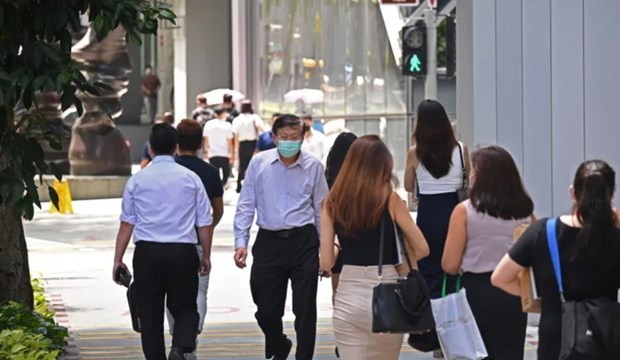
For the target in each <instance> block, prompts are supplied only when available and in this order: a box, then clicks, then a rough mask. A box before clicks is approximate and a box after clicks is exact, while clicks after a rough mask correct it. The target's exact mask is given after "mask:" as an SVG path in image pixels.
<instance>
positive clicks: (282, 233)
mask: <svg viewBox="0 0 620 360" xmlns="http://www.w3.org/2000/svg"><path fill="white" fill-rule="evenodd" d="M311 227H312V228H314V224H307V225H304V226H300V227H295V228H292V229H286V230H267V229H263V228H260V230H259V231H262V232H264V233H266V234H268V235H271V236H275V237H279V238H281V239H288V238H290V237H293V236H295V235H297V234H299V233H301V232H304V231H306V230H308V229H309V228H311Z"/></svg>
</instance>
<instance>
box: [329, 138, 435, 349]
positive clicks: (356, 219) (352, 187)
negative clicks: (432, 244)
mask: <svg viewBox="0 0 620 360" xmlns="http://www.w3.org/2000/svg"><path fill="white" fill-rule="evenodd" d="M392 171H393V159H392V155H391V154H390V151H389V150H388V148H387V147H386V146H385V144H384V143H383V142H382V141H381V139H380V138H379V137H378V136H376V135H366V136H362V137H360V138H359V139H357V140H356V141H355V142H354V143H353V145H352V146H351V149H350V150H349V152H348V153H347V156H346V158H345V161H344V164H343V166H342V170H341V171H340V173H339V175H338V177H337V178H336V182H335V184H334V185H333V187H332V190H331V192H330V193H329V195H328V197H327V199H326V200H325V205H324V207H323V213H322V215H321V269H322V270H323V272H324V273H327V274H329V273H330V271H331V269H332V267H333V266H334V261H335V257H334V255H335V254H334V248H337V246H335V236H336V235H337V236H338V239H339V241H340V247H342V262H343V268H342V273H341V275H340V282H339V284H338V291H337V292H336V301H335V304H334V315H333V321H334V333H335V334H336V344H337V345H338V351H339V352H340V357H341V358H343V359H346V360H371V359H372V360H375V359H382V360H396V359H398V356H399V354H400V350H401V348H402V345H403V336H404V335H403V334H375V333H373V332H372V314H373V310H372V296H373V295H372V294H373V288H374V287H375V286H377V285H378V284H379V283H383V282H394V281H396V280H397V279H399V277H400V276H399V274H398V272H397V270H396V265H397V264H399V263H400V260H399V259H400V254H399V245H398V244H397V241H398V240H397V234H396V229H397V227H398V228H400V229H401V230H402V232H403V233H404V236H405V241H408V242H409V243H410V245H411V246H412V248H413V251H414V253H413V254H412V256H413V257H414V258H415V259H421V258H424V257H426V256H427V255H428V252H429V248H428V244H427V243H426V240H424V236H423V235H422V232H421V231H420V229H418V227H417V226H416V225H415V223H414V222H413V220H412V218H411V215H410V214H409V210H408V209H407V206H406V205H405V203H404V202H403V200H402V199H401V198H400V197H399V196H398V194H397V193H396V192H395V191H394V190H393V188H392ZM382 231H383V233H381V232H382ZM382 237H383V238H384V243H383V246H384V248H383V259H382V262H383V274H382V276H379V275H378V271H379V268H378V264H379V254H380V253H381V252H380V250H379V249H380V244H381V243H380V239H381V238H382Z"/></svg>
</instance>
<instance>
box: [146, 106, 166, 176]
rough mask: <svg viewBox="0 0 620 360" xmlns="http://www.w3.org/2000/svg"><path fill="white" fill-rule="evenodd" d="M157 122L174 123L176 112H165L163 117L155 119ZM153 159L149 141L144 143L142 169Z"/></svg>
mask: <svg viewBox="0 0 620 360" xmlns="http://www.w3.org/2000/svg"><path fill="white" fill-rule="evenodd" d="M155 123H156V124H168V125H171V126H172V125H174V114H173V113H171V112H170V111H167V112H165V113H164V116H162V118H161V119H159V120H157V121H155ZM151 160H153V159H152V158H151V154H150V153H149V142H148V141H147V142H145V143H144V147H143V148H142V160H141V161H140V169H144V168H145V167H146V166H147V165H148V164H149V163H150V162H151Z"/></svg>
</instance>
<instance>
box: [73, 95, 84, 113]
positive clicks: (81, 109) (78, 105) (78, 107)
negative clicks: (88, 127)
mask: <svg viewBox="0 0 620 360" xmlns="http://www.w3.org/2000/svg"><path fill="white" fill-rule="evenodd" d="M73 105H75V110H77V113H78V115H79V116H82V114H83V113H84V107H83V106H82V100H80V99H78V98H77V97H76V98H75V101H74V102H73Z"/></svg>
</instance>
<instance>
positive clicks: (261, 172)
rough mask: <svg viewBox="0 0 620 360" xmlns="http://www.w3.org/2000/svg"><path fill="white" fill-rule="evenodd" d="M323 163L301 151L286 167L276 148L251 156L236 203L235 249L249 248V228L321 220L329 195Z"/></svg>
mask: <svg viewBox="0 0 620 360" xmlns="http://www.w3.org/2000/svg"><path fill="white" fill-rule="evenodd" d="M327 191H328V190H327V182H326V181H325V176H324V175H323V166H322V165H321V161H320V160H319V159H317V158H316V157H314V156H312V155H310V154H307V153H305V152H304V151H302V152H301V154H300V156H299V158H298V159H297V161H296V162H295V163H293V164H292V165H290V166H289V167H286V165H284V163H283V162H282V160H280V156H279V155H278V150H277V149H271V150H267V151H263V152H261V153H259V154H257V155H255V156H254V157H253V158H252V161H251V162H250V165H249V167H248V170H247V172H246V174H245V180H244V182H243V188H242V190H241V195H240V197H239V202H238V203H237V212H236V214H235V222H234V232H235V248H240V247H246V248H247V247H248V243H249V241H250V227H251V226H252V222H253V221H254V213H255V212H256V213H257V215H258V216H257V220H256V224H257V225H258V226H259V227H261V228H263V229H267V230H287V229H292V228H295V227H300V226H304V225H308V224H314V225H315V226H316V228H317V231H319V229H320V223H321V206H322V204H323V199H325V196H326V195H327Z"/></svg>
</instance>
